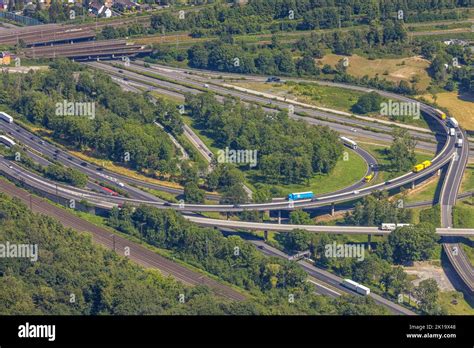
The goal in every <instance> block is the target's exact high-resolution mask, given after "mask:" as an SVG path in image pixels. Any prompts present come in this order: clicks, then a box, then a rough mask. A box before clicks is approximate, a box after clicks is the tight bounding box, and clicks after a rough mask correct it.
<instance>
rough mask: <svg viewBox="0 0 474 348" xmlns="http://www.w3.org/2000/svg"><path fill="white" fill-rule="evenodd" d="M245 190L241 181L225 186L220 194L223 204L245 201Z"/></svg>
mask: <svg viewBox="0 0 474 348" xmlns="http://www.w3.org/2000/svg"><path fill="white" fill-rule="evenodd" d="M247 199H248V198H247V192H246V191H245V189H244V186H243V185H242V183H235V184H232V185H230V186H227V187H226V188H225V189H224V192H223V193H222V196H221V203H223V204H243V203H246V202H247Z"/></svg>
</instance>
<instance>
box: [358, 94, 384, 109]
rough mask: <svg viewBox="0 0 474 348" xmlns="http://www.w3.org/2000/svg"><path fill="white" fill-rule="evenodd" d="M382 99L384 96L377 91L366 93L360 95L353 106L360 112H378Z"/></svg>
mask: <svg viewBox="0 0 474 348" xmlns="http://www.w3.org/2000/svg"><path fill="white" fill-rule="evenodd" d="M382 100H383V99H382V97H381V96H380V95H379V94H378V93H376V92H370V93H366V94H363V95H361V96H360V97H359V99H358V100H357V103H355V104H354V105H353V106H352V110H353V111H354V112H356V113H359V114H368V113H369V112H377V111H380V104H381V103H382Z"/></svg>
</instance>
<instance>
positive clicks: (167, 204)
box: [163, 202, 171, 207]
mask: <svg viewBox="0 0 474 348" xmlns="http://www.w3.org/2000/svg"><path fill="white" fill-rule="evenodd" d="M163 205H164V206H165V207H171V203H170V202H165V203H164V204H163Z"/></svg>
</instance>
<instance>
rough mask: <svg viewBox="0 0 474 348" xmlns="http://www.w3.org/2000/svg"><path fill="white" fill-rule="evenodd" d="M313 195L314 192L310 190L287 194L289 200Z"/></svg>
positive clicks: (310, 197) (309, 197) (307, 197)
mask: <svg viewBox="0 0 474 348" xmlns="http://www.w3.org/2000/svg"><path fill="white" fill-rule="evenodd" d="M313 197H314V193H313V192H312V191H308V192H297V193H290V194H289V195H288V200H289V201H296V200H300V199H312V198H313Z"/></svg>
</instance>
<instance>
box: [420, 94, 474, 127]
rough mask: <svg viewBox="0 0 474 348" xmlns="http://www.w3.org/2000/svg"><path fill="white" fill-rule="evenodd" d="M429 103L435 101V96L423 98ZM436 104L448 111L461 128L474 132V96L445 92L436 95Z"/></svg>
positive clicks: (427, 95)
mask: <svg viewBox="0 0 474 348" xmlns="http://www.w3.org/2000/svg"><path fill="white" fill-rule="evenodd" d="M423 97H424V98H425V99H426V100H428V101H433V96H432V95H429V94H426V95H424V96H423ZM435 102H436V103H437V104H438V105H439V106H442V107H445V108H446V109H448V111H449V113H450V114H451V115H452V116H454V117H455V118H456V119H457V120H458V121H459V123H460V124H461V126H462V127H463V128H464V129H466V130H474V95H472V94H464V95H458V94H457V93H456V92H443V93H438V94H437V95H436V100H435Z"/></svg>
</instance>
